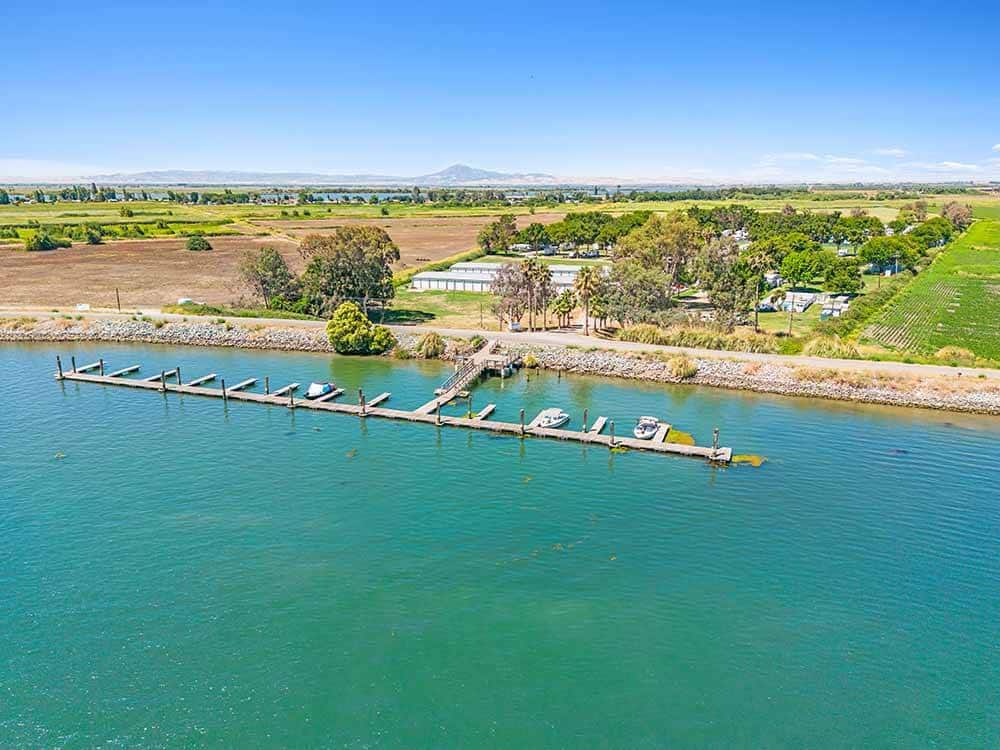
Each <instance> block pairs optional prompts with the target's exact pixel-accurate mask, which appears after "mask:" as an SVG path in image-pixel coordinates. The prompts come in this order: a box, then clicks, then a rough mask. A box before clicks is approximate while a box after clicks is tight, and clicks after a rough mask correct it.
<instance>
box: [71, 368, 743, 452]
mask: <svg viewBox="0 0 1000 750" xmlns="http://www.w3.org/2000/svg"><path fill="white" fill-rule="evenodd" d="M174 372H176V370H172V371H170V373H174ZM168 374H169V373H168ZM56 378H57V379H59V380H71V381H75V382H80V383H95V384H99V385H111V386H118V387H124V388H136V389H140V390H148V391H156V392H159V393H163V394H164V395H166V394H168V393H180V394H185V395H190V396H205V397H209V398H221V399H225V400H226V401H247V402H252V403H258V404H268V405H271V406H284V407H289V406H292V407H294V408H296V409H312V410H315V411H327V412H335V413H338V414H349V415H353V416H357V417H375V418H382V419H394V420H400V421H405V422H421V423H424V424H430V425H437V426H443V427H464V428H466V429H472V430H485V431H488V432H494V433H500V434H505V435H512V436H515V437H529V436H531V437H540V438H549V439H554V440H569V441H574V442H579V443H586V444H590V445H603V446H606V447H608V448H629V449H632V450H641V451H648V452H652V453H666V454H673V455H680V456H692V457H696V458H704V459H707V460H708V461H711V462H713V463H720V464H728V463H729V462H730V461H731V460H732V456H733V452H732V449H731V448H721V447H720V448H707V447H703V446H698V445H682V444H678V443H667V442H662V438H661V440H637V439H635V438H631V437H616V436H615V435H614V432H613V427H614V422H609V423H608V424H609V425H610V426H611V428H612V431H611V432H610V434H602V433H600V432H596V431H594V430H593V428H592V429H591V430H590V431H588V432H580V431H576V430H562V429H549V428H544V427H537V426H534V427H532V426H529V425H526V424H520V423H514V422H498V421H495V420H490V419H486V418H485V417H486V416H488V414H489V412H491V411H492V409H489V407H487V408H486V409H484V410H483V412H486V414H483V413H482V412H481V413H480V414H476V415H474V416H473V418H468V417H453V416H445V415H442V414H441V413H440V411H438V410H437V409H436V408H435V409H434V410H433V411H434V412H435V413H428V412H426V411H420V410H416V411H404V410H401V409H387V408H384V407H379V406H374V405H372V404H364V405H362V404H348V403H336V402H334V401H332V400H330V401H320V400H319V399H316V400H306V399H295V398H294V397H292V395H291V394H292V390H291V389H282V390H283V391H284V393H283V394H282V395H278V394H277V393H255V392H253V391H247V390H233V389H232V388H227V389H225V390H223V389H222V388H207V387H204V386H201V385H178V384H176V383H173V382H168V381H167V379H166V378H161V376H160V375H159V374H158V375H156V376H155V378H152V379H141V380H140V379H129V378H125V377H122V376H120V375H114V376H112V375H92V374H90V373H86V372H80V371H79V370H77V371H76V372H72V371H66V372H63V371H62V370H61V365H60V371H59V372H57V373H56ZM383 395H385V396H386V398H388V395H387V394H383ZM376 399H379V397H376ZM374 401H375V399H373V402H374ZM595 426H596V425H595ZM602 426H603V425H602Z"/></svg>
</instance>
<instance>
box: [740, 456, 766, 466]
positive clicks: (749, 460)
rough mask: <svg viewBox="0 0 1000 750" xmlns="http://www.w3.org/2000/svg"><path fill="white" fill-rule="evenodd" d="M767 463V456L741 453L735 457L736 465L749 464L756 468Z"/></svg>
mask: <svg viewBox="0 0 1000 750" xmlns="http://www.w3.org/2000/svg"><path fill="white" fill-rule="evenodd" d="M765 461H767V456H755V455H752V454H749V453H741V454H739V455H736V456H733V463H734V464H749V465H750V466H753V467H754V468H757V467H759V466H760V465H761V464H762V463H764V462H765Z"/></svg>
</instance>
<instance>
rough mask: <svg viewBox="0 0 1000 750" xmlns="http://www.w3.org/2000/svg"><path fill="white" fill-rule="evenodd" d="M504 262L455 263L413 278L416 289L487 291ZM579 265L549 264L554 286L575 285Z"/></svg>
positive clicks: (560, 288) (563, 288) (560, 287)
mask: <svg viewBox="0 0 1000 750" xmlns="http://www.w3.org/2000/svg"><path fill="white" fill-rule="evenodd" d="M501 265H502V264H500V263H456V264H455V265H453V266H452V267H451V268H449V269H448V270H447V271H423V272H422V273H418V274H417V275H415V276H414V277H413V288H414V289H443V290H447V291H452V292H479V293H481V294H487V293H489V292H490V290H491V288H492V286H493V279H494V278H496V275H497V273H498V272H499V270H500V267H501ZM580 268H581V266H559V265H550V266H549V270H550V271H551V272H552V286H553V287H554V288H555V290H556V292H557V293H559V292H562V291H564V290H566V289H572V288H573V283H574V281H576V275H577V274H578V273H579V272H580Z"/></svg>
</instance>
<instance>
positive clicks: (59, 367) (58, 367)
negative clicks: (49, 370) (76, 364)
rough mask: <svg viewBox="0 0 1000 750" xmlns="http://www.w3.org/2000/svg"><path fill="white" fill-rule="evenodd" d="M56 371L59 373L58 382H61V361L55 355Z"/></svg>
mask: <svg viewBox="0 0 1000 750" xmlns="http://www.w3.org/2000/svg"><path fill="white" fill-rule="evenodd" d="M56 370H58V371H59V380H62V379H63V371H62V359H60V357H59V355H58V354H57V355H56Z"/></svg>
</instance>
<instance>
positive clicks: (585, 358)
mask: <svg viewBox="0 0 1000 750" xmlns="http://www.w3.org/2000/svg"><path fill="white" fill-rule="evenodd" d="M418 338H419V337H418V336H416V335H412V336H411V335H403V336H397V339H398V340H399V345H400V347H401V348H403V349H405V350H407V351H410V352H412V351H413V349H414V348H415V345H416V342H417V339H418ZM0 341H10V342H16V341H52V342H56V341H110V342H119V343H147V344H173V345H182V346H226V347H238V348H244V349H272V350H284V351H306V352H331V353H332V351H333V349H332V347H331V346H330V343H329V341H328V340H327V338H326V332H325V330H324V329H323V328H321V327H316V328H304V327H282V326H275V325H263V324H258V323H252V322H247V323H238V324H237V323H233V322H216V321H209V320H197V321H170V322H166V321H157V320H139V319H132V320H115V319H108V320H91V319H75V318H51V319H40V320H35V319H33V318H7V319H0ZM447 341H448V352H447V353H446V355H445V356H446V357H454V356H455V355H456V353H459V352H461V351H463V350H467V348H468V342H467V341H464V340H455V339H448V340H447ZM512 350H514V351H517V352H518V353H520V354H521V355H522V356H523V357H524V358H525V359H528V360H529V361H531V360H534V362H533V364H534V363H537V366H538V367H541V368H545V369H552V370H562V371H563V372H572V373H580V374H587V375H602V376H607V377H617V378H629V379H634V380H646V381H654V382H663V383H690V384H696V385H704V386H712V387H717V388H729V389H735V390H747V391H755V392H759V393H776V394H782V395H789V396H807V397H813V398H826V399H836V400H840V401H857V402H862V403H871V404H888V405H893V406H910V407H913V406H915V407H921V408H931V409H945V410H950V411H961V412H974V413H981V414H1000V385H998V384H996V383H994V382H993V381H985V380H978V379H974V378H964V379H963V378H961V377H958V376H957V375H956V376H954V377H951V376H948V377H942V376H899V375H888V374H883V373H877V372H857V371H851V372H847V371H838V370H835V369H833V367H832V365H834V364H835V363H832V362H831V368H829V369H827V368H810V367H802V366H797V365H786V364H779V363H762V362H746V361H740V360H739V359H737V358H734V359H731V360H730V359H714V358H713V359H701V358H695V357H690V358H688V357H683V356H680V357H679V356H678V355H670V354H666V353H665V354H662V355H661V354H659V353H657V354H649V353H634V352H621V351H607V350H600V349H593V350H583V349H577V348H573V347H559V346H537V345H531V346H515V347H512ZM529 355H530V357H529ZM678 359H682V360H685V361H684V362H683V365H684V366H683V367H678V362H677V360H678ZM691 365H694V367H691ZM694 368H697V369H696V371H695V372H694V374H693V375H690V376H679V375H678V374H676V373H678V372H679V371H683V372H684V374H685V375H686V374H687V372H690V371H691V370H693V369H694Z"/></svg>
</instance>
